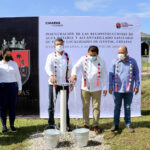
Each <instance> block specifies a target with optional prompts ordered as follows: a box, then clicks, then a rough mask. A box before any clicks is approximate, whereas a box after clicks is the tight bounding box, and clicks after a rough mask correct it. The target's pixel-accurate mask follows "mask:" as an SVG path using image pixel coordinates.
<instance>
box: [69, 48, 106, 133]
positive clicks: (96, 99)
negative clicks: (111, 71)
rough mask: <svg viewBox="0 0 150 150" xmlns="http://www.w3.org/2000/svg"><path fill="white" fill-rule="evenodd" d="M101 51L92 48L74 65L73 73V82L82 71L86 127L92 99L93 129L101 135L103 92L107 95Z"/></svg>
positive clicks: (82, 94) (82, 95) (87, 126)
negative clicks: (100, 119) (99, 125)
mask: <svg viewBox="0 0 150 150" xmlns="http://www.w3.org/2000/svg"><path fill="white" fill-rule="evenodd" d="M98 53H99V50H98V47H96V46H90V47H89V49H88V55H87V56H83V57H81V58H80V59H79V61H78V62H77V63H76V64H75V65H74V67H73V69H72V73H71V82H74V81H76V80H77V72H78V71H79V70H81V71H82V86H81V98H82V103H83V120H84V127H85V128H89V106H90V98H91V97H92V104H93V128H94V131H95V132H96V133H100V129H99V127H98V121H99V115H100V99H101V90H103V95H104V96H106V94H107V71H106V67H105V62H104V61H103V60H102V59H101V58H100V57H99V56H98Z"/></svg>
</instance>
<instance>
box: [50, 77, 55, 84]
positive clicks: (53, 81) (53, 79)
mask: <svg viewBox="0 0 150 150" xmlns="http://www.w3.org/2000/svg"><path fill="white" fill-rule="evenodd" d="M50 81H51V83H53V84H54V83H55V78H54V76H53V75H51V76H50Z"/></svg>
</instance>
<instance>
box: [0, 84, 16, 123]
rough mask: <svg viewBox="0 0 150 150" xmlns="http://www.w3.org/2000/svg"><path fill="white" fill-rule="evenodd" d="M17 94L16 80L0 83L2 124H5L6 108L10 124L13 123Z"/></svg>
mask: <svg viewBox="0 0 150 150" xmlns="http://www.w3.org/2000/svg"><path fill="white" fill-rule="evenodd" d="M17 94H18V84H17V82H13V83H0V117H1V122H2V125H3V126H6V120H7V108H8V110H9V121H10V125H14V121H15V116H16V103H17Z"/></svg>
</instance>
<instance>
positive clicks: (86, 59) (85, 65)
mask: <svg viewBox="0 0 150 150" xmlns="http://www.w3.org/2000/svg"><path fill="white" fill-rule="evenodd" d="M97 61H98V72H97V82H96V85H97V87H99V79H100V74H101V72H100V58H98V59H97ZM87 64H88V56H85V62H84V67H83V69H84V87H86V86H87V85H86V82H87Z"/></svg>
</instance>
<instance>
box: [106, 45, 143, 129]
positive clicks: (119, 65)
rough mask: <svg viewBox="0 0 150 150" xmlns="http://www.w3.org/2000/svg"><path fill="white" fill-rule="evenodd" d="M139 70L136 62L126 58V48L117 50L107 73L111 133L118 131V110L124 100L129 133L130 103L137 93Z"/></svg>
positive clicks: (125, 118)
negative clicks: (111, 99) (111, 98)
mask: <svg viewBox="0 0 150 150" xmlns="http://www.w3.org/2000/svg"><path fill="white" fill-rule="evenodd" d="M139 85H140V81H139V69H138V66H137V63H136V60H135V59H133V58H131V57H129V56H128V51H127V47H126V46H120V47H119V48H118V58H117V59H115V60H114V61H113V63H112V67H111V70H110V72H109V93H110V94H112V93H113V95H114V102H115V108H114V125H113V126H112V128H111V131H115V130H118V128H119V122H120V110H121V105H122V100H123V99H124V111H125V117H124V120H125V123H126V127H127V128H128V129H129V131H130V132H134V129H133V128H131V126H130V125H131V121H130V120H131V119H130V118H131V109H130V108H131V103H132V99H133V93H135V94H137V93H138V92H139Z"/></svg>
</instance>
